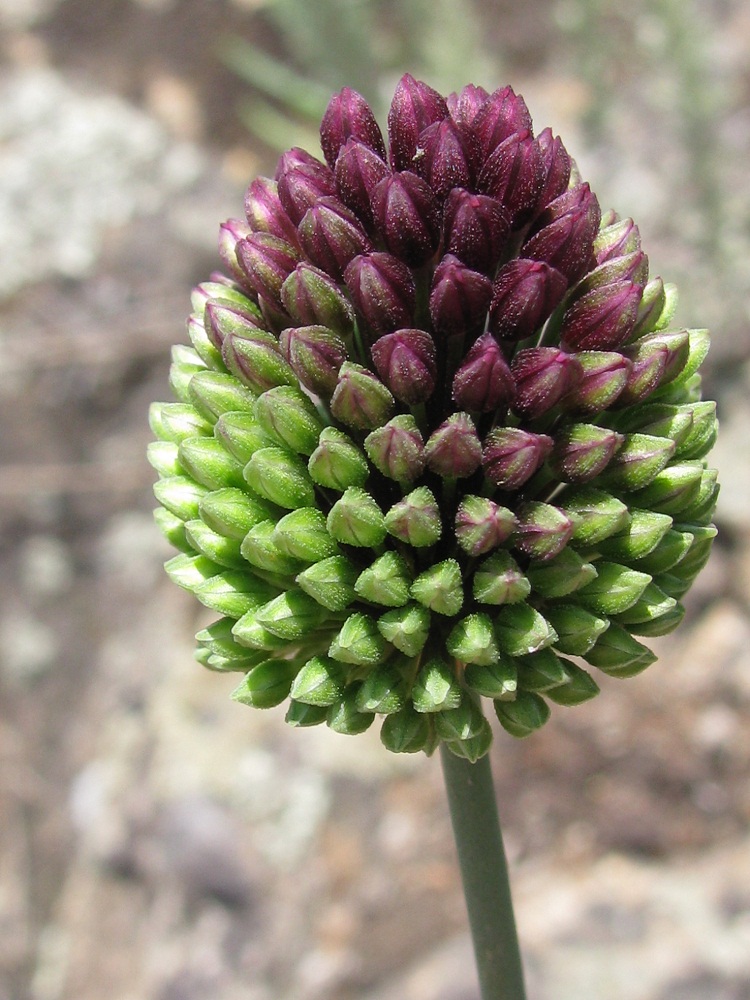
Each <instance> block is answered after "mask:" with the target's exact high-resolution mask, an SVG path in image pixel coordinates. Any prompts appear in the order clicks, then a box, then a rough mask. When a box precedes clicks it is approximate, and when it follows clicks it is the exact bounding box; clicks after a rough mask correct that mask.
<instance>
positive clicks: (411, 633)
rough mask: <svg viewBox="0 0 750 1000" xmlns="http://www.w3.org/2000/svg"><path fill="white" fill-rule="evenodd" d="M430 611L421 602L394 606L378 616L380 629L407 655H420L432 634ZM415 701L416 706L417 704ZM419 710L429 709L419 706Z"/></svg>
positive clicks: (384, 635) (389, 640) (386, 637)
mask: <svg viewBox="0 0 750 1000" xmlns="http://www.w3.org/2000/svg"><path fill="white" fill-rule="evenodd" d="M430 621H431V618H430V612H429V611H428V610H427V608H425V607H423V606H422V605H421V604H408V605H406V606H405V607H403V608H394V609H393V610H392V611H387V612H386V613H385V614H384V615H381V616H380V618H378V631H379V632H380V634H381V635H382V636H383V638H384V639H386V640H387V641H388V642H390V643H391V645H392V646H395V647H396V649H398V650H400V651H401V652H402V653H405V654H406V655H407V656H418V655H419V653H421V652H422V649H423V648H424V645H425V643H426V642H427V639H428V637H429V634H430ZM416 704H417V703H416V701H415V706H416ZM418 711H420V712H421V711H429V710H428V709H422V708H419V709H418Z"/></svg>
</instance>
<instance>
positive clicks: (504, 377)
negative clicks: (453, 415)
mask: <svg viewBox="0 0 750 1000" xmlns="http://www.w3.org/2000/svg"><path fill="white" fill-rule="evenodd" d="M514 392H515V385H514V382H513V376H512V375H511V373H510V368H509V367H508V363H507V361H506V360H505V357H504V356H503V352H502V351H501V349H500V345H499V344H498V342H497V341H496V340H495V338H494V337H493V336H492V334H491V333H484V334H482V336H481V337H479V339H478V340H476V341H475V342H474V344H473V345H472V347H471V349H470V350H469V353H468V354H467V355H466V357H465V358H464V360H463V362H462V363H461V366H460V367H459V369H458V371H457V372H456V374H455V377H454V379H453V398H454V400H455V401H456V403H457V404H458V405H459V406H460V407H461V409H463V410H479V411H480V412H481V413H489V412H491V411H492V410H496V409H498V407H500V406H507V405H508V403H510V401H511V400H512V398H513V394H514Z"/></svg>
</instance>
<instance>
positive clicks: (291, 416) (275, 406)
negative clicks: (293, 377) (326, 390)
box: [255, 385, 323, 455]
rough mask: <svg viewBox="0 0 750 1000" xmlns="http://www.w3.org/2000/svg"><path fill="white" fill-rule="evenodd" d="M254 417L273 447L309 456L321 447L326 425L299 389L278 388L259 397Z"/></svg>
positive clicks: (286, 386) (291, 387)
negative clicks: (322, 434) (280, 445)
mask: <svg viewBox="0 0 750 1000" xmlns="http://www.w3.org/2000/svg"><path fill="white" fill-rule="evenodd" d="M255 416H256V419H257V420H258V423H259V424H260V426H261V427H262V428H263V430H264V431H265V433H266V434H267V435H268V436H269V437H271V438H272V439H273V442H272V443H273V444H282V445H284V446H285V447H287V448H289V449H290V450H291V451H296V452H297V453H298V454H302V455H310V454H311V453H312V451H313V450H314V449H315V447H316V445H317V443H318V437H319V435H320V432H321V430H322V429H323V423H322V421H321V419H320V416H319V414H318V411H317V410H316V409H315V407H314V406H313V405H312V403H311V402H310V399H309V397H308V396H306V395H305V394H304V393H303V392H302V391H301V390H300V389H299V388H297V387H296V386H291V385H283V386H277V387H276V388H274V389H269V390H268V391H267V392H264V393H263V394H262V395H261V396H259V397H258V399H257V400H256V403H255Z"/></svg>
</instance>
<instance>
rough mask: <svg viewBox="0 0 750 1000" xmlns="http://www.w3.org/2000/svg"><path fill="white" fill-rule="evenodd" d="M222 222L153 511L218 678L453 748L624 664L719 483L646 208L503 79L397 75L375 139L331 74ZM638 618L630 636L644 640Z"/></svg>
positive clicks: (403, 742)
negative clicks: (451, 89)
mask: <svg viewBox="0 0 750 1000" xmlns="http://www.w3.org/2000/svg"><path fill="white" fill-rule="evenodd" d="M320 135H321V147H322V151H323V159H318V158H316V157H314V156H312V155H310V154H309V153H307V152H305V151H304V150H302V149H291V150H289V151H288V152H286V153H284V154H283V156H282V157H281V158H280V160H279V163H278V167H277V170H276V174H275V177H274V179H273V180H272V179H269V178H266V177H261V178H258V179H257V180H255V181H254V182H253V183H252V184H251V185H250V187H249V189H248V191H247V195H246V199H245V216H246V218H245V219H244V220H236V219H233V220H230V221H228V222H226V223H225V224H224V225H222V227H221V231H220V233H221V235H220V241H219V253H220V255H221V258H222V261H223V263H224V265H225V269H226V273H225V274H216V275H213V276H212V278H211V280H210V281H208V282H206V283H205V284H201V285H199V286H198V287H197V288H196V289H195V291H194V293H193V313H192V316H191V317H190V320H189V323H188V332H189V336H190V339H191V341H192V347H187V346H178V347H175V348H174V351H173V364H172V368H171V375H170V385H171V388H172V391H173V393H174V395H175V397H176V399H177V400H178V402H171V403H160V404H155V405H154V406H153V407H152V410H151V426H152V429H153V432H154V434H155V436H156V438H157V439H158V440H157V441H156V442H154V443H153V444H152V445H151V446H150V452H149V457H150V460H151V462H152V464H153V465H154V467H155V468H156V470H157V471H158V473H159V475H160V477H161V478H160V480H159V482H158V483H157V485H156V487H155V490H156V496H157V498H158V500H159V502H160V503H161V505H162V506H161V507H160V508H159V509H158V510H157V512H156V517H157V521H158V524H159V526H160V528H161V529H162V531H163V532H164V534H165V535H166V537H167V538H168V539H169V540H170V542H172V543H173V544H174V545H175V546H176V547H177V548H178V549H179V550H180V551H181V554H180V555H178V556H176V557H175V558H173V559H172V560H170V561H169V562H168V563H167V572H168V573H169V575H170V576H171V577H172V579H173V580H174V581H176V582H177V583H178V584H180V585H181V586H183V587H186V588H187V589H189V590H191V591H192V592H193V593H194V594H195V595H196V596H197V597H198V599H199V600H200V601H201V602H202V603H203V604H204V605H205V606H206V607H208V608H210V609H212V610H213V611H215V612H217V613H218V614H219V615H221V617H220V618H219V619H218V620H217V621H215V622H214V623H213V624H212V625H210V626H209V627H207V628H205V629H203V630H202V631H200V632H199V633H198V635H197V643H198V651H197V656H198V659H199V660H200V662H202V663H203V664H205V665H206V666H207V667H209V668H211V669H213V670H219V671H233V670H236V671H242V672H243V673H244V674H245V677H244V679H243V681H242V683H241V684H240V686H239V687H238V688H237V690H236V691H235V692H234V697H235V698H236V699H237V700H238V701H241V702H244V703H247V704H250V705H254V706H257V707H260V708H265V707H270V706H274V705H278V704H280V703H281V702H283V701H286V700H287V699H288V708H287V716H286V718H287V721H288V722H289V723H290V724H292V725H295V726H310V725H317V724H319V723H326V724H327V725H328V726H330V727H331V728H332V729H334V730H335V731H337V732H340V733H348V734H354V733H359V732H362V731H363V730H365V729H367V728H368V727H369V726H370V725H371V724H372V722H373V720H374V719H375V717H376V716H378V715H379V716H383V717H384V720H383V723H382V727H381V739H382V741H383V743H384V744H385V746H386V747H387V748H388V749H389V750H392V751H394V752H415V751H419V750H425V751H427V752H428V753H429V752H431V751H432V750H434V748H435V747H436V746H437V745H438V744H439V743H440V742H441V741H444V742H445V743H447V745H448V747H449V748H450V750H452V751H453V752H454V753H456V754H458V755H460V756H464V757H467V758H469V759H470V760H476V759H477V758H478V757H480V756H482V755H483V754H484V753H486V752H487V750H488V748H489V745H490V742H491V739H492V731H491V728H490V725H489V723H488V721H487V718H486V715H485V712H486V711H487V708H488V706H489V708H490V709H491V711H492V712H493V713H494V714H495V715H496V716H497V718H498V719H499V721H500V723H501V725H502V726H503V727H504V728H505V729H506V730H507V731H508V732H509V733H511V734H512V735H514V736H519V737H521V736H526V735H528V734H529V733H531V732H533V731H534V730H536V729H538V728H539V727H540V726H541V725H542V724H543V723H544V722H545V721H546V719H547V718H548V716H549V712H550V708H549V703H550V702H554V703H556V704H560V705H576V704H579V703H580V702H582V701H585V700H587V699H589V698H591V697H592V696H593V695H595V694H596V693H597V691H598V687H597V684H596V681H595V679H594V677H593V676H592V675H591V673H590V672H589V671H587V670H586V669H584V667H583V666H582V663H584V662H585V663H587V664H590V665H591V666H593V667H594V668H596V669H597V670H600V671H603V672H604V673H606V674H609V675H611V676H614V677H628V676H631V675H633V674H636V673H638V672H639V671H641V670H643V669H644V668H645V667H646V666H648V665H649V664H650V663H652V662H653V660H654V659H655V657H654V655H653V654H652V653H651V651H650V650H649V649H648V648H647V647H646V646H645V645H643V643H642V642H641V641H640V638H641V637H643V636H656V635H662V634H664V633H666V632H669V631H671V630H672V629H673V628H674V627H675V626H676V625H677V624H678V623H679V621H680V620H681V617H682V615H683V608H682V606H681V605H680V604H679V603H678V602H679V598H680V597H681V596H682V595H683V594H684V593H685V591H686V590H687V589H688V587H689V586H690V584H691V582H692V580H693V579H694V577H695V575H696V573H697V572H698V571H699V570H700V568H701V567H702V566H703V565H704V563H705V561H706V559H707V557H708V554H709V550H710V546H711V541H712V538H713V536H714V535H715V533H716V532H715V528H714V527H713V526H712V525H711V524H710V521H711V516H712V512H713V510H714V506H715V502H716V495H717V490H718V487H717V485H716V474H715V472H714V471H713V470H711V469H709V468H707V467H706V463H705V461H704V456H705V455H706V453H707V451H708V450H709V448H710V447H711V445H712V443H713V441H714V438H715V435H716V416H715V406H714V404H713V403H710V402H702V401H701V398H700V376H699V375H698V374H697V370H698V368H699V366H700V364H701V362H702V360H703V358H704V356H705V354H706V351H707V349H708V336H707V333H706V331H704V330H676V331H669V324H670V321H671V317H672V315H673V312H674V308H675V304H676V293H675V290H674V288H673V287H672V286H670V285H665V284H664V283H663V282H662V280H661V278H654V279H651V280H649V275H648V259H647V257H646V255H645V254H644V252H643V251H642V249H641V242H640V237H639V232H638V228H637V226H636V225H634V223H633V222H632V221H631V220H630V219H620V218H619V217H618V216H617V215H616V214H614V213H612V212H609V213H606V214H605V215H604V216H602V214H601V212H600V208H599V204H598V202H597V199H596V197H595V196H594V194H593V193H592V192H591V190H590V188H589V186H588V184H586V183H584V182H582V181H581V179H580V177H579V175H578V173H577V170H576V168H575V165H574V164H573V163H572V161H571V159H570V156H569V155H568V153H567V151H566V150H565V147H564V146H563V144H562V143H561V141H560V139H559V138H557V137H554V136H553V135H552V133H551V131H550V130H549V129H545V130H544V131H542V132H540V133H539V134H538V135H534V132H533V128H532V122H531V117H530V115H529V112H528V109H527V107H526V104H525V103H524V101H523V99H522V98H521V97H519V96H518V95H516V94H515V93H514V92H513V90H512V89H511V88H510V87H505V88H503V89H501V90H498V91H496V92H495V93H493V94H488V93H487V92H486V91H485V90H483V89H482V88H480V87H475V86H471V85H470V86H467V87H466V88H464V90H462V91H461V93H459V94H451V95H450V96H449V97H448V98H447V99H446V98H443V97H442V96H441V95H440V94H438V93H437V92H436V91H434V90H433V89H431V88H430V87H428V86H427V85H426V84H424V83H421V82H418V81H416V80H414V79H413V78H412V77H411V76H408V75H407V76H405V77H404V78H403V79H402V80H401V81H400V83H399V84H398V86H397V88H396V92H395V95H394V98H393V102H392V104H391V108H390V112H389V114H388V139H389V149H388V151H386V145H385V142H384V139H383V136H382V133H381V130H380V128H379V127H378V124H377V122H376V120H375V117H374V115H373V112H372V110H371V109H370V107H369V106H368V104H367V103H366V102H365V100H364V99H363V98H362V97H361V96H360V95H359V94H357V93H356V92H355V91H353V90H349V89H344V90H342V91H341V92H340V93H339V94H337V95H335V96H334V97H333V98H332V100H331V102H330V104H329V106H328V109H327V111H326V113H325V116H324V118H323V121H322V124H321V129H320ZM636 636H637V637H638V638H636Z"/></svg>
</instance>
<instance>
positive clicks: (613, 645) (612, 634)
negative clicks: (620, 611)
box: [586, 622, 656, 677]
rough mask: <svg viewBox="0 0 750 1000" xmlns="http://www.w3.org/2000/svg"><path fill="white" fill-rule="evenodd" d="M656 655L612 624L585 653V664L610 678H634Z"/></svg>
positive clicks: (615, 623) (614, 623)
mask: <svg viewBox="0 0 750 1000" xmlns="http://www.w3.org/2000/svg"><path fill="white" fill-rule="evenodd" d="M655 659H656V655H655V654H654V653H652V652H651V650H650V649H649V648H648V647H647V646H644V645H643V644H642V643H640V642H638V640H637V639H634V638H633V636H632V635H631V634H630V632H628V631H626V630H625V629H624V628H623V627H622V625H618V624H617V622H612V623H611V625H610V626H609V628H608V629H607V631H606V632H605V633H604V635H602V636H600V637H599V639H597V641H596V643H595V645H593V646H592V647H591V649H590V650H589V651H588V653H586V662H587V663H590V664H591V666H592V667H597V668H598V669H599V670H601V671H602V672H603V673H605V674H609V676H610V677H634V676H635V675H636V674H639V673H641V671H642V670H645V669H646V667H648V666H650V665H651V664H652V663H653V662H654V660H655Z"/></svg>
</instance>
